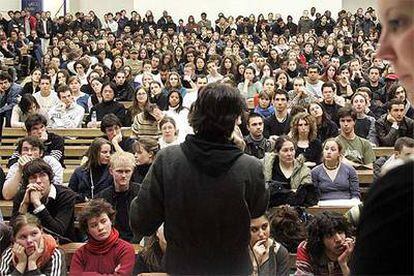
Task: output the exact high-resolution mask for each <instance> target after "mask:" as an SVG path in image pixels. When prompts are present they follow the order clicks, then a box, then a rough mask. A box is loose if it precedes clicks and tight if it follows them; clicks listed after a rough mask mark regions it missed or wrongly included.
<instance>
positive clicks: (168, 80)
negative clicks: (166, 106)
mask: <svg viewBox="0 0 414 276" xmlns="http://www.w3.org/2000/svg"><path fill="white" fill-rule="evenodd" d="M172 75H175V76H176V77H177V78H178V84H177V87H172V86H171V82H170V77H171V76H172ZM181 87H182V84H181V77H180V75H179V74H178V73H177V72H171V73H170V74H169V75H168V78H167V81H166V82H165V88H166V89H167V90H171V89H181Z"/></svg>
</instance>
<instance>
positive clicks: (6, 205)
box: [0, 200, 86, 218]
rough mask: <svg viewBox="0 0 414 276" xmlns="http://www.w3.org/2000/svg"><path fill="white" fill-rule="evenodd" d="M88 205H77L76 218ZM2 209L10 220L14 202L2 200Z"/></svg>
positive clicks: (0, 207)
mask: <svg viewBox="0 0 414 276" xmlns="http://www.w3.org/2000/svg"><path fill="white" fill-rule="evenodd" d="M85 204H86V203H78V204H76V205H75V216H78V215H79V213H80V212H81V211H82V209H83V207H84V206H85ZM0 209H1V213H2V214H3V217H4V218H10V217H11V216H12V211H13V200H0Z"/></svg>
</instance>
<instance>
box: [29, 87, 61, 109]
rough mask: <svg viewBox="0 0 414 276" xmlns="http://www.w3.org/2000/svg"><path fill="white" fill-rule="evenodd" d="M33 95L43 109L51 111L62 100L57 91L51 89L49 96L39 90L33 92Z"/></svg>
mask: <svg viewBox="0 0 414 276" xmlns="http://www.w3.org/2000/svg"><path fill="white" fill-rule="evenodd" d="M33 97H35V98H36V101H37V103H38V104H39V105H40V108H41V109H43V110H44V111H46V112H49V110H50V109H51V108H52V107H53V106H55V105H57V104H59V102H60V100H59V97H58V96H57V94H56V92H54V91H51V92H50V94H49V96H47V97H44V96H42V95H41V94H40V91H39V92H36V93H34V94H33Z"/></svg>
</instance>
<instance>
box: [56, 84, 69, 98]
mask: <svg viewBox="0 0 414 276" xmlns="http://www.w3.org/2000/svg"><path fill="white" fill-rule="evenodd" d="M66 91H69V92H70V93H71V94H72V92H71V90H70V88H69V86H67V85H60V86H59V87H58V89H57V94H58V96H59V99H60V93H65V92H66Z"/></svg>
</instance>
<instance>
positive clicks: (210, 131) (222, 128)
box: [189, 83, 244, 142]
mask: <svg viewBox="0 0 414 276" xmlns="http://www.w3.org/2000/svg"><path fill="white" fill-rule="evenodd" d="M243 106H244V104H243V100H242V98H241V97H240V95H239V93H238V92H237V90H236V89H235V88H233V87H231V86H229V85H226V84H217V83H211V84H208V85H206V86H204V87H203V88H202V89H201V90H200V92H199V94H198V98H197V100H196V101H195V103H194V104H193V105H192V107H191V110H190V114H189V123H190V125H191V126H192V127H193V129H194V132H195V133H197V134H198V135H200V136H202V137H204V138H207V139H208V140H213V141H219V142H227V141H228V138H229V137H230V136H231V133H232V132H233V130H234V124H235V122H236V120H237V118H238V117H239V116H240V115H241V114H242V112H243Z"/></svg>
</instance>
